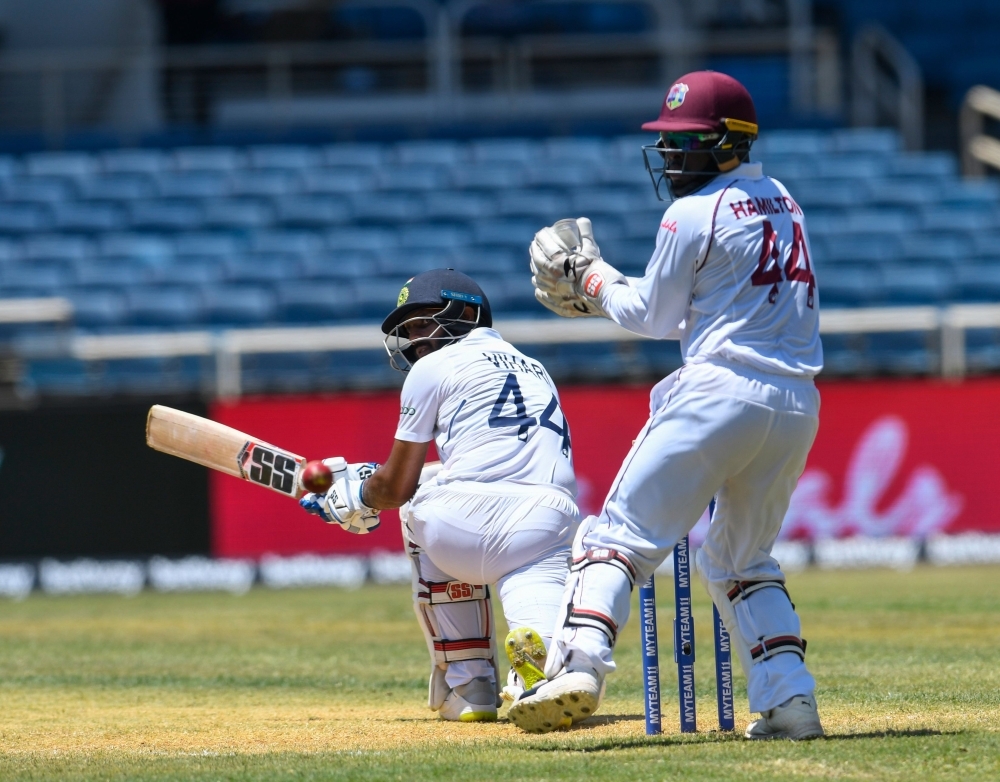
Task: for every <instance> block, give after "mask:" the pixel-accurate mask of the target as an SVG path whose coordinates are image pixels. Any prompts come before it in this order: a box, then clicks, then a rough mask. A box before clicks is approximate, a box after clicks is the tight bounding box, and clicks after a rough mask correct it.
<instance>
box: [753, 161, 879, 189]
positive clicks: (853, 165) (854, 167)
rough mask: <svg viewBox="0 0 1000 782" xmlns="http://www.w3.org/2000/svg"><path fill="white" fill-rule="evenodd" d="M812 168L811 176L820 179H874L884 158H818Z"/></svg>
mask: <svg viewBox="0 0 1000 782" xmlns="http://www.w3.org/2000/svg"><path fill="white" fill-rule="evenodd" d="M812 166H813V173H812V175H811V176H816V177H819V178H821V179H854V180H865V179H875V178H877V177H881V176H882V175H883V174H884V172H885V168H886V157H885V156H882V155H834V156H830V157H819V158H817V159H816V160H815V161H812ZM765 173H766V172H765ZM792 195H793V196H794V195H795V194H794V193H793V194H792Z"/></svg>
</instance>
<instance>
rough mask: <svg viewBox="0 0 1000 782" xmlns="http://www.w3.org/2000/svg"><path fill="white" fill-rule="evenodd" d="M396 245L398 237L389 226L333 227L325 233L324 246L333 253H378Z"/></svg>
mask: <svg viewBox="0 0 1000 782" xmlns="http://www.w3.org/2000/svg"><path fill="white" fill-rule="evenodd" d="M398 245H399V238H398V236H397V234H396V232H395V231H394V230H392V229H390V228H334V229H332V230H331V231H329V232H327V234H326V247H327V249H328V250H329V251H331V252H335V253H336V252H344V251H348V252H350V251H357V250H362V251H366V252H371V253H380V252H383V251H384V250H388V249H391V248H394V247H397V246H398Z"/></svg>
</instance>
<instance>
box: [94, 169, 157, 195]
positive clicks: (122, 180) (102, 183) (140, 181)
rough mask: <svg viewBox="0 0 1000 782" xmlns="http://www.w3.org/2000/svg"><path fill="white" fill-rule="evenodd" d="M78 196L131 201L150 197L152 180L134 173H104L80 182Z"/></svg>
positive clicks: (152, 190) (153, 191)
mask: <svg viewBox="0 0 1000 782" xmlns="http://www.w3.org/2000/svg"><path fill="white" fill-rule="evenodd" d="M79 189H80V197H81V198H86V199H90V200H92V201H131V200H133V199H136V198H152V197H153V195H155V189H154V187H153V180H152V179H150V178H149V177H146V176H139V175H136V174H106V175H102V176H95V177H89V178H87V179H84V180H83V181H82V182H80V185H79Z"/></svg>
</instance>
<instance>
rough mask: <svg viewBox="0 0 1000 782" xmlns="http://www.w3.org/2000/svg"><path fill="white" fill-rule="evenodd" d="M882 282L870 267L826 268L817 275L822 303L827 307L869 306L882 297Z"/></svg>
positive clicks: (846, 266)
mask: <svg viewBox="0 0 1000 782" xmlns="http://www.w3.org/2000/svg"><path fill="white" fill-rule="evenodd" d="M880 283H881V280H880V279H879V277H878V275H876V274H873V273H872V267H871V266H870V265H867V264H866V265H843V266H833V267H830V266H828V267H826V268H824V269H822V273H818V274H817V285H818V287H819V297H820V301H821V302H823V304H826V305H836V306H848V307H850V306H858V305H868V304H871V303H872V302H873V301H876V300H878V298H879V297H880V296H881V295H882V286H881V284H880Z"/></svg>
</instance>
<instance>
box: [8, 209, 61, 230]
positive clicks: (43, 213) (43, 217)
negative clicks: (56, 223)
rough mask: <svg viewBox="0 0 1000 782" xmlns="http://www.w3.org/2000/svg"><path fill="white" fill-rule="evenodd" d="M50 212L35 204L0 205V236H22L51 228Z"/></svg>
mask: <svg viewBox="0 0 1000 782" xmlns="http://www.w3.org/2000/svg"><path fill="white" fill-rule="evenodd" d="M52 222H53V218H52V212H51V210H49V209H47V208H46V207H44V206H41V205H36V204H0V234H24V233H33V232H35V231H44V230H46V229H47V228H49V227H51V225H52Z"/></svg>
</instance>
